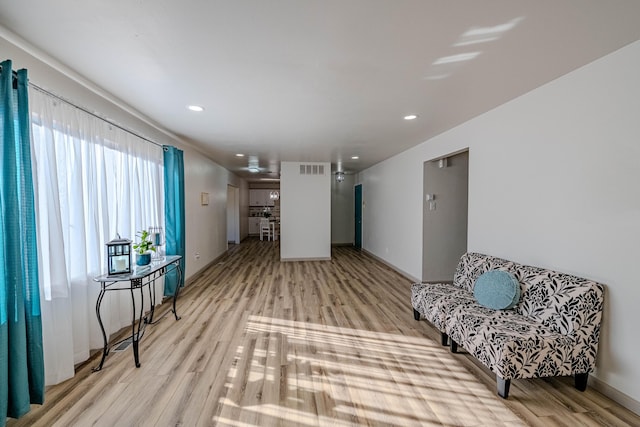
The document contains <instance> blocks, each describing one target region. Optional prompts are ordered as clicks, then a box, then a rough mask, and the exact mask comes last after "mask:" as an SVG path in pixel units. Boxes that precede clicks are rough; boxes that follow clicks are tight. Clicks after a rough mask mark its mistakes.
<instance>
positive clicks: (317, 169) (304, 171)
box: [300, 165, 324, 175]
mask: <svg viewBox="0 0 640 427" xmlns="http://www.w3.org/2000/svg"><path fill="white" fill-rule="evenodd" d="M300 175H324V165H300Z"/></svg>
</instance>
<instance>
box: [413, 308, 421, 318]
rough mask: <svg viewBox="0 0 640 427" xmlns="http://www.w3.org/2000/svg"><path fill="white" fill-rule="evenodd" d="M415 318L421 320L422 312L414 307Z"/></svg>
mask: <svg viewBox="0 0 640 427" xmlns="http://www.w3.org/2000/svg"><path fill="white" fill-rule="evenodd" d="M413 318H414V319H416V320H420V312H419V311H418V310H416V309H415V308H414V309H413Z"/></svg>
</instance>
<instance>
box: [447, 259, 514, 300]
mask: <svg viewBox="0 0 640 427" xmlns="http://www.w3.org/2000/svg"><path fill="white" fill-rule="evenodd" d="M513 264H514V263H513V261H508V260H506V259H502V258H497V257H494V256H490V255H484V254H480V253H477V252H467V253H466V254H464V255H462V257H460V262H459V263H458V266H457V267H456V272H455V274H454V276H453V284H454V285H456V286H458V287H460V288H462V289H464V290H466V291H468V292H471V293H473V286H474V285H475V283H476V280H477V279H478V277H480V275H481V274H482V273H485V272H487V271H490V270H505V271H511V270H512V269H513Z"/></svg>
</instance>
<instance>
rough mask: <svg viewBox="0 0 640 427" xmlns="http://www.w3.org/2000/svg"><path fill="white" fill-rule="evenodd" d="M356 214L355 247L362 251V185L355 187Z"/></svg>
mask: <svg viewBox="0 0 640 427" xmlns="http://www.w3.org/2000/svg"><path fill="white" fill-rule="evenodd" d="M353 198H354V203H355V206H354V212H355V221H354V225H355V236H354V239H353V246H355V247H356V249H362V184H358V185H356V186H355V187H354V197H353Z"/></svg>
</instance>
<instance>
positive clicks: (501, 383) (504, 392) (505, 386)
mask: <svg viewBox="0 0 640 427" xmlns="http://www.w3.org/2000/svg"><path fill="white" fill-rule="evenodd" d="M496 382H497V386H498V396H500V397H501V398H503V399H506V398H507V397H509V386H510V385H511V380H505V379H504V378H500V377H499V376H497V375H496Z"/></svg>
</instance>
